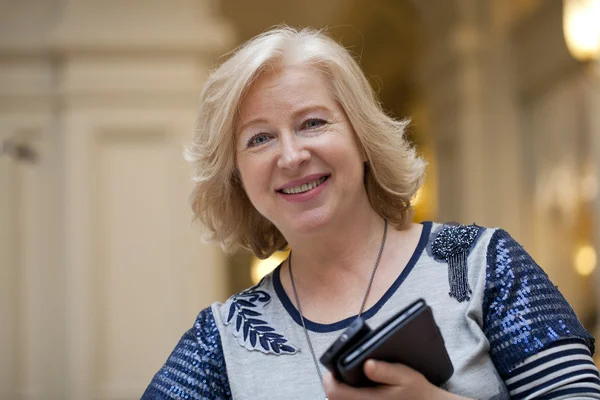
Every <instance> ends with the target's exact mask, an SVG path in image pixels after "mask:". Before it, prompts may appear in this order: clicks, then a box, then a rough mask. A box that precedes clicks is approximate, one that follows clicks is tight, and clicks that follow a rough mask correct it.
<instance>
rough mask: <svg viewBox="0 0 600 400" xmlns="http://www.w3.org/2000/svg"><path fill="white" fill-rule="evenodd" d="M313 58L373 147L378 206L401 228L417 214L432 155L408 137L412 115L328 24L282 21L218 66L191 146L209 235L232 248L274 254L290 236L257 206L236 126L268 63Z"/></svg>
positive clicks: (200, 214) (197, 199)
mask: <svg viewBox="0 0 600 400" xmlns="http://www.w3.org/2000/svg"><path fill="white" fill-rule="evenodd" d="M288 65H310V66H314V67H315V68H316V69H318V70H319V71H321V72H324V73H325V74H326V76H327V77H328V79H329V80H330V83H331V91H332V95H333V96H334V98H335V99H336V100H337V101H338V102H339V104H340V105H341V106H342V108H343V109H344V111H345V112H346V114H347V116H348V119H349V121H350V123H351V125H352V127H353V128H354V131H355V133H356V137H357V139H358V143H359V146H360V147H361V151H362V152H363V153H364V154H365V155H366V157H367V162H366V163H365V176H364V182H365V188H366V191H367V194H368V197H369V201H370V203H371V206H372V207H373V209H375V211H376V212H377V213H378V214H380V215H381V216H382V217H384V218H387V220H388V221H389V222H390V224H391V225H393V226H395V227H396V228H397V229H403V228H405V227H406V226H407V225H408V224H410V222H411V221H412V217H413V212H412V208H411V204H410V201H411V199H412V198H413V197H414V195H415V194H416V192H417V190H418V189H419V187H420V186H421V184H422V182H423V179H424V171H425V165H426V164H425V162H424V161H423V159H422V158H420V157H418V156H417V155H416V152H415V150H414V148H412V147H411V145H410V144H409V143H408V141H407V139H406V137H405V128H406V126H407V124H408V121H407V120H402V121H397V120H395V119H393V118H391V117H389V116H388V115H387V114H386V113H385V112H384V111H383V110H382V108H381V105H380V104H379V102H378V100H377V98H376V96H375V93H374V92H373V89H372V88H371V86H370V85H369V82H368V81H367V79H366V78H365V76H364V74H363V72H362V70H361V69H360V67H359V66H358V64H357V62H356V61H355V60H354V58H353V57H352V56H351V55H350V53H349V52H348V51H347V50H346V49H344V48H343V47H342V46H341V45H340V44H338V43H337V42H336V41H334V40H333V39H331V38H330V37H328V36H327V35H325V34H324V33H323V32H322V31H316V30H312V29H302V30H296V29H293V28H290V27H278V28H274V29H272V30H269V31H267V32H265V33H262V34H260V35H258V36H256V37H255V38H253V39H251V40H250V41H248V42H246V43H245V44H243V45H242V46H240V47H239V48H238V49H237V50H235V51H234V52H233V53H232V55H231V56H230V58H229V59H227V60H226V61H225V62H223V63H222V64H221V65H220V66H219V67H218V68H217V69H215V70H214V71H213V72H212V73H211V74H210V76H209V77H208V80H207V81H206V83H205V85H204V88H203V90H202V93H201V96H200V100H201V102H200V110H199V112H198V121H197V127H196V130H195V136H194V139H193V141H192V143H191V144H190V145H189V146H188V148H187V149H186V160H187V161H189V162H190V163H191V164H192V165H193V167H194V178H193V179H194V182H195V187H194V190H193V193H192V209H193V211H194V214H195V217H196V218H197V219H198V220H200V221H201V222H202V224H203V225H204V226H205V227H206V228H207V229H208V231H209V232H208V233H209V235H208V239H209V240H213V241H218V242H220V243H221V245H222V247H223V248H224V250H225V251H227V252H233V251H234V250H236V249H238V248H239V247H243V248H246V249H248V250H251V251H253V252H254V254H255V255H256V256H257V257H259V258H267V257H268V256H270V255H271V254H273V253H274V252H275V251H277V250H283V249H284V248H285V247H286V246H287V241H286V239H285V238H284V237H283V235H282V234H281V232H279V230H278V229H277V228H276V227H275V226H274V225H273V224H272V223H271V222H270V221H269V220H267V219H266V218H265V217H263V216H262V215H261V214H259V213H258V211H256V209H255V208H254V206H253V205H252V204H251V202H250V200H249V198H248V197H247V196H246V193H245V191H244V189H243V187H242V184H241V182H240V178H239V174H238V171H237V168H236V164H235V159H236V157H235V154H236V153H235V145H236V143H235V140H236V139H235V138H236V135H235V126H236V122H237V118H238V111H239V107H240V104H241V102H242V100H243V98H244V94H245V93H246V92H247V90H248V88H249V87H250V86H251V84H252V83H253V82H254V80H255V79H256V78H257V77H258V76H259V75H260V73H261V71H263V70H264V69H265V68H267V67H273V66H277V67H285V66H288Z"/></svg>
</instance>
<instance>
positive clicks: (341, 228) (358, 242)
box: [288, 208, 384, 286]
mask: <svg viewBox="0 0 600 400" xmlns="http://www.w3.org/2000/svg"><path fill="white" fill-rule="evenodd" d="M383 228H384V219H383V218H382V217H381V216H379V215H378V214H377V213H375V211H373V210H372V209H371V208H369V211H368V212H365V213H363V214H362V215H355V216H354V217H353V218H352V219H349V218H347V219H345V220H340V221H336V223H334V224H331V225H330V227H329V228H328V229H327V230H326V231H323V232H319V233H318V234H311V235H306V236H303V237H295V238H290V240H288V242H289V244H290V247H291V248H292V251H293V260H292V262H293V267H294V277H298V278H297V279H298V280H301V281H304V282H305V283H316V282H336V281H339V279H338V280H335V279H333V280H332V278H334V277H336V276H337V277H339V276H347V277H349V276H356V277H357V278H359V279H362V278H364V277H366V276H369V274H370V273H371V271H372V269H373V265H374V263H375V259H376V258H377V254H378V253H379V249H380V247H381V241H382V238H383ZM340 273H342V274H343V275H340ZM303 286H304V285H303Z"/></svg>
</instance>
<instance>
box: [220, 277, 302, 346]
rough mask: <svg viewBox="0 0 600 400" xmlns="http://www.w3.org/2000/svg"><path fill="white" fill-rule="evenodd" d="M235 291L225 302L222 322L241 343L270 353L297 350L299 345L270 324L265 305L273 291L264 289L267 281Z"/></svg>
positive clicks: (269, 300)
mask: <svg viewBox="0 0 600 400" xmlns="http://www.w3.org/2000/svg"><path fill="white" fill-rule="evenodd" d="M264 279H265V278H263V280H261V281H260V282H259V283H258V285H256V286H253V287H251V288H250V289H247V290H245V291H243V292H241V293H238V294H235V295H233V296H231V298H229V300H227V302H226V303H225V305H224V306H223V308H222V310H223V323H224V324H225V325H226V326H227V328H226V329H227V330H228V331H230V332H231V334H233V335H234V336H235V337H237V339H238V342H239V344H240V345H241V346H243V347H245V348H246V349H248V350H258V351H261V352H263V353H267V354H276V355H281V354H295V353H296V351H297V350H296V347H295V346H293V345H291V344H290V343H289V342H288V340H287V339H286V338H285V337H284V336H283V335H282V334H281V333H279V332H277V330H276V329H275V327H274V326H273V324H271V323H270V322H269V320H268V316H267V315H266V313H265V306H266V305H267V304H269V303H270V302H271V295H270V294H269V293H267V292H266V291H265V290H262V289H261V286H262V284H263V282H264Z"/></svg>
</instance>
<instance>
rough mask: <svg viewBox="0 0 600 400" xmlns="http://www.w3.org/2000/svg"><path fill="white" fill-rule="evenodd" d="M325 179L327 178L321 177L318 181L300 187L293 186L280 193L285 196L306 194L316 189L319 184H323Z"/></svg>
mask: <svg viewBox="0 0 600 400" xmlns="http://www.w3.org/2000/svg"><path fill="white" fill-rule="evenodd" d="M325 179H327V177H326V176H323V177H321V178H320V179H317V180H314V181H312V182H308V183H305V184H303V185H300V186H294V187H289V188H285V189H281V191H282V192H283V193H285V194H296V193H304V192H308V191H309V190H310V189H313V188H316V187H317V186H319V185H320V184H321V183H323V182H325Z"/></svg>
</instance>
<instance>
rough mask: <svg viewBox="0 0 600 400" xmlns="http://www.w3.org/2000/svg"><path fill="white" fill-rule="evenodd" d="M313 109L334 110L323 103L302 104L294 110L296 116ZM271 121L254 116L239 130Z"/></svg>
mask: <svg viewBox="0 0 600 400" xmlns="http://www.w3.org/2000/svg"><path fill="white" fill-rule="evenodd" d="M312 111H325V112H332V110H331V109H330V108H328V107H326V106H322V105H318V104H308V105H306V106H302V107H300V108H299V109H297V110H296V111H294V114H293V115H294V118H295V117H297V116H298V115H303V114H308V113H310V112H312ZM268 122H269V121H267V119H266V118H263V117H258V118H254V119H251V120H250V121H248V122H245V123H243V124H242V125H241V126H240V128H239V130H238V132H243V131H244V129H246V128H247V127H249V126H250V125H254V124H266V123H268Z"/></svg>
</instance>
